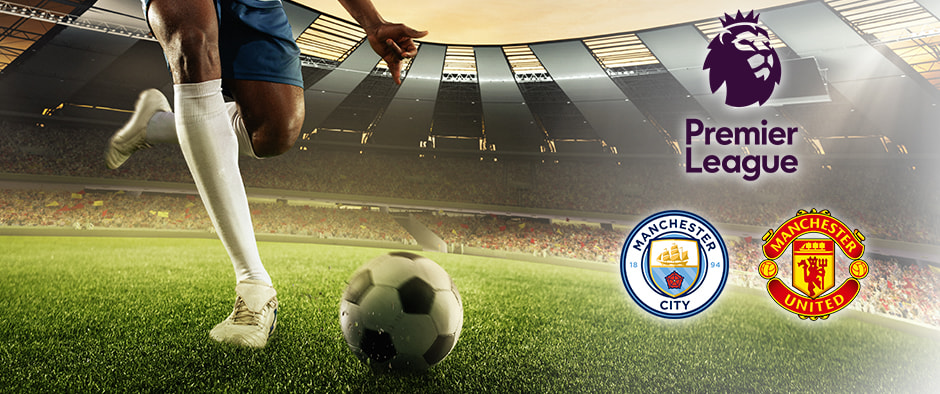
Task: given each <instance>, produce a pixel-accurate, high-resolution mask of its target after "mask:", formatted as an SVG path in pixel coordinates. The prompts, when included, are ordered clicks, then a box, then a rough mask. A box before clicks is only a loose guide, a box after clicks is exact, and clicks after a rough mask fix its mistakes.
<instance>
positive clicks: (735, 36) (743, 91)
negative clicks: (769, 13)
mask: <svg viewBox="0 0 940 394" xmlns="http://www.w3.org/2000/svg"><path fill="white" fill-rule="evenodd" d="M757 17H758V15H755V14H754V11H751V12H750V13H749V14H747V15H742V14H741V11H738V14H737V15H735V16H731V15H728V14H725V18H724V19H721V24H722V26H723V27H724V30H722V32H721V33H718V35H717V36H715V38H714V39H712V41H711V43H709V44H708V51H709V52H708V56H707V57H706V58H705V67H704V69H705V70H709V74H708V75H709V83H710V85H711V89H712V93H715V92H717V91H718V89H719V88H720V87H721V85H725V104H728V105H730V106H733V107H746V106H749V105H751V104H754V103H758V104H759V105H764V103H765V102H767V99H768V98H770V95H771V94H772V93H773V92H774V88H775V87H776V85H778V84H779V83H780V74H781V71H780V58H779V57H777V52H776V51H775V50H774V49H773V48H771V47H770V35H769V34H768V33H767V30H764V29H763V28H762V27H760V26H758V24H757Z"/></svg>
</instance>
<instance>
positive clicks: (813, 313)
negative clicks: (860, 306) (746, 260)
mask: <svg viewBox="0 0 940 394" xmlns="http://www.w3.org/2000/svg"><path fill="white" fill-rule="evenodd" d="M810 234H815V235H824V236H826V238H816V237H813V238H809V237H806V236H807V235H810ZM763 240H764V246H763V251H764V256H765V257H767V260H764V261H763V262H761V263H760V266H758V271H759V273H760V275H761V276H762V277H763V278H764V279H768V281H767V292H768V293H770V296H771V298H773V300H774V301H775V302H776V303H777V304H778V305H780V306H781V307H782V308H783V309H786V310H788V311H790V312H792V313H795V314H796V315H798V316H799V317H800V318H801V319H810V320H816V319H827V318H829V315H830V314H832V313H835V312H838V311H839V310H841V309H842V308H845V307H846V306H848V304H849V303H851V302H852V301H853V300H854V299H855V297H856V296H857V295H858V293H859V290H860V289H861V285H860V283H859V279H863V278H865V276H867V275H868V263H866V262H865V261H864V260H862V259H861V258H862V254H864V252H865V245H864V244H863V243H862V242H863V241H865V236H863V235H862V233H861V232H859V231H858V230H855V231H854V232H853V231H851V230H849V228H848V226H846V225H845V224H844V223H842V222H841V221H840V220H839V219H836V218H834V217H832V215H831V214H830V212H829V211H828V210H823V211H821V212H816V210H815V209H812V210H811V211H810V212H807V211H804V210H800V211H799V212H797V214H796V216H795V217H793V218H791V219H789V220H787V221H785V222H784V223H783V224H781V225H780V227H778V228H777V230H776V231H774V230H769V231H767V234H765V235H764V237H763ZM788 248H790V249H791V256H792V266H791V268H792V272H793V278H792V281H791V284H792V286H793V288H792V289H791V288H789V287H787V285H785V284H784V282H783V281H782V280H781V279H780V278H777V273H778V266H777V263H776V262H775V260H777V259H779V258H780V257H782V256H783V255H784V254H785V252H786V250H787V249H788ZM836 248H838V249H839V250H840V251H841V252H842V253H844V254H845V256H846V257H848V258H849V259H851V260H852V262H851V263H850V264H849V275H850V277H849V278H847V279H846V280H845V281H844V282H843V283H842V284H841V285H839V286H838V287H836V286H835V284H836V263H835V262H836ZM793 289H795V290H797V291H799V292H800V293H802V294H800V293H797V292H795V291H793Z"/></svg>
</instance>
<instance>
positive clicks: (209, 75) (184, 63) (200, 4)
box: [144, 0, 221, 83]
mask: <svg viewBox="0 0 940 394" xmlns="http://www.w3.org/2000/svg"><path fill="white" fill-rule="evenodd" d="M144 7H145V10H146V12H147V21H148V23H149V24H150V27H151V30H153V34H154V36H155V37H156V38H157V41H159V42H160V45H161V46H162V47H163V52H164V54H165V56H166V59H167V62H168V63H169V66H170V71H172V73H173V82H174V83H191V82H204V81H208V80H212V79H218V78H220V76H221V67H220V63H219V44H218V40H219V26H218V17H217V12H216V8H215V3H214V2H213V0H192V1H188V0H187V1H180V0H146V1H144Z"/></svg>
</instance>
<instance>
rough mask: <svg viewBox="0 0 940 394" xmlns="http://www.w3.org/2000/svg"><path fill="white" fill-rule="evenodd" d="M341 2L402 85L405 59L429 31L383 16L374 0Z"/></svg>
mask: <svg viewBox="0 0 940 394" xmlns="http://www.w3.org/2000/svg"><path fill="white" fill-rule="evenodd" d="M339 2H340V4H342V5H343V7H344V8H346V11H348V12H349V15H351V16H352V17H353V19H355V20H356V22H358V23H359V25H360V26H362V28H363V29H365V31H366V35H367V38H368V40H369V45H370V46H372V49H373V50H375V53H377V54H379V56H381V57H382V59H385V63H386V64H388V69H389V71H391V72H392V78H393V79H394V80H395V83H397V84H401V60H402V59H404V58H410V57H414V56H415V55H416V54H417V53H418V47H417V46H415V43H414V41H412V39H413V38H421V37H424V36H426V35H427V34H428V32H427V31H418V30H415V29H412V28H410V27H408V26H405V25H403V24H401V23H391V22H388V21H386V20H385V19H382V16H381V15H379V12H378V10H376V9H375V5H373V4H372V1H371V0H339Z"/></svg>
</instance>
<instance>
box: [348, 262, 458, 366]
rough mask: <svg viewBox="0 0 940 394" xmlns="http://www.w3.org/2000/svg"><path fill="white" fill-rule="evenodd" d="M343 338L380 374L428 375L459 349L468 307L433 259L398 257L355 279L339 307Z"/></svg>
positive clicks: (375, 264) (365, 267)
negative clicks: (426, 372) (424, 371)
mask: <svg viewBox="0 0 940 394" xmlns="http://www.w3.org/2000/svg"><path fill="white" fill-rule="evenodd" d="M339 322H340V327H342V329H343V336H344V337H345V338H346V343H347V344H348V345H349V348H350V349H352V351H353V353H355V354H356V356H357V357H359V359H360V360H362V361H363V362H364V363H366V364H368V365H369V366H370V367H372V369H373V370H376V371H384V370H393V371H405V372H409V371H411V372H413V371H423V370H426V369H428V368H429V367H431V366H432V365H434V364H437V363H439V362H440V361H441V360H443V359H444V357H446V356H447V354H449V353H450V351H451V350H452V349H453V348H454V345H455V344H456V343H457V338H458V337H459V336H460V329H461V327H462V326H463V303H462V301H461V299H460V293H458V292H457V287H456V286H454V281H453V280H452V279H451V278H450V275H447V272H446V271H444V269H443V268H441V266H439V265H437V263H435V262H434V261H432V260H431V259H428V258H426V257H422V256H418V255H416V254H414V253H407V252H393V253H389V254H385V255H382V256H379V257H376V258H375V259H373V260H371V261H369V262H368V263H366V264H365V265H363V266H362V267H360V268H359V269H358V270H356V272H355V273H353V275H352V277H351V278H350V279H349V285H348V286H347V287H346V291H344V292H343V299H342V301H340V305H339Z"/></svg>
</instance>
